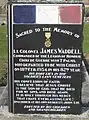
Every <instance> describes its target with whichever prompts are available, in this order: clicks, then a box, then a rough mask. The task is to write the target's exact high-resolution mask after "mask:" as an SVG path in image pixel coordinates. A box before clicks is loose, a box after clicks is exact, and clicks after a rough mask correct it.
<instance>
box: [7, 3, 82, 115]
mask: <svg viewBox="0 0 89 120" xmlns="http://www.w3.org/2000/svg"><path fill="white" fill-rule="evenodd" d="M35 5H36V4H34V5H33V7H34V6H35ZM52 5H55V4H50V5H49V6H52ZM58 5H59V6H62V7H63V5H64V8H65V6H67V7H70V6H72V7H73V6H75V7H76V6H77V7H79V8H80V11H81V13H79V14H78V15H79V16H80V17H79V18H76V20H75V21H74V20H73V19H71V21H72V22H70V21H69V23H66V21H68V18H67V19H66V20H65V19H64V18H65V17H64V16H63V15H64V13H62V12H60V16H61V14H62V17H60V19H61V20H62V22H63V23H61V22H60V23H58V24H56V23H53V24H47V23H46V24H43V23H40V24H37V23H35V24H34V21H35V20H34V19H35V17H34V15H33V13H34V11H35V7H34V8H33V9H34V10H33V9H32V11H31V13H29V12H28V10H29V6H30V9H31V6H32V5H30V4H28V5H27V8H26V4H25V3H24V4H21V3H19V4H15V5H14V4H11V5H9V6H8V11H9V13H11V14H10V20H9V36H10V37H9V73H10V74H9V97H10V98H9V111H10V112H13V113H23V114H25V113H26V114H29V113H37V114H41V113H45V114H46V113H48V114H54V113H55V114H80V113H81V84H82V81H81V61H82V36H83V35H82V34H83V33H82V30H83V22H82V14H83V4H78V5H77V4H57V6H58ZM21 6H23V7H24V9H23V8H21V9H20V7H21ZM39 6H41V4H39ZM43 6H47V4H43ZM15 7H16V8H15ZM70 8H71V7H70ZM19 9H20V12H18V11H19ZM68 9H69V8H66V10H68ZM15 10H16V12H15ZM21 10H22V11H23V12H24V13H23V12H22V13H21ZM25 10H26V11H27V12H28V14H27V15H25V17H24V14H25V12H26V11H25ZM36 10H37V9H36ZM68 11H69V10H68ZM68 11H67V12H68ZM77 12H79V11H77ZM77 12H76V11H75V13H77ZM30 14H31V15H32V17H33V18H32V19H30V23H29V19H28V20H25V18H26V19H27V16H28V17H29V15H30ZM50 14H51V13H50ZM70 14H71V13H70ZM80 14H81V15H80ZM70 16H71V15H69V17H70ZM30 17H31V16H30ZM20 18H21V19H22V21H23V22H21V20H20ZM45 19H46V18H45ZM55 19H56V18H55Z"/></svg>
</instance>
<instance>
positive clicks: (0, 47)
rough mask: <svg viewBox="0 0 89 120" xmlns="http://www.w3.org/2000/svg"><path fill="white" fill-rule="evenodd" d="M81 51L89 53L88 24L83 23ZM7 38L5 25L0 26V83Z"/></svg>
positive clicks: (2, 82) (5, 58) (2, 78)
mask: <svg viewBox="0 0 89 120" xmlns="http://www.w3.org/2000/svg"><path fill="white" fill-rule="evenodd" d="M83 33H84V41H83V51H84V53H86V54H88V55H89V24H85V25H84V30H83ZM7 49H8V48H7V40H6V26H0V85H2V84H5V81H4V76H5V74H6V68H7V58H8V55H7V54H8V52H7Z"/></svg>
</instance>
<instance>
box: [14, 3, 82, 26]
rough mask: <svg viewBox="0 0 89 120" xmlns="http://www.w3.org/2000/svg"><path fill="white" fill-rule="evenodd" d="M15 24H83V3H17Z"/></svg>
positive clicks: (15, 6)
mask: <svg viewBox="0 0 89 120" xmlns="http://www.w3.org/2000/svg"><path fill="white" fill-rule="evenodd" d="M12 11H13V23H14V24H82V4H25V5H24V4H17V5H16V4H15V5H13V7H12Z"/></svg>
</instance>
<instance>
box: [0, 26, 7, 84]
mask: <svg viewBox="0 0 89 120" xmlns="http://www.w3.org/2000/svg"><path fill="white" fill-rule="evenodd" d="M7 53H8V52H7V41H6V27H5V26H0V79H1V80H0V85H1V84H2V83H3V84H4V78H3V77H4V76H5V73H6V68H7Z"/></svg>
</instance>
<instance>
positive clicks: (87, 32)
mask: <svg viewBox="0 0 89 120" xmlns="http://www.w3.org/2000/svg"><path fill="white" fill-rule="evenodd" d="M83 34H84V41H83V52H84V53H86V54H89V24H85V25H84V29H83Z"/></svg>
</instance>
